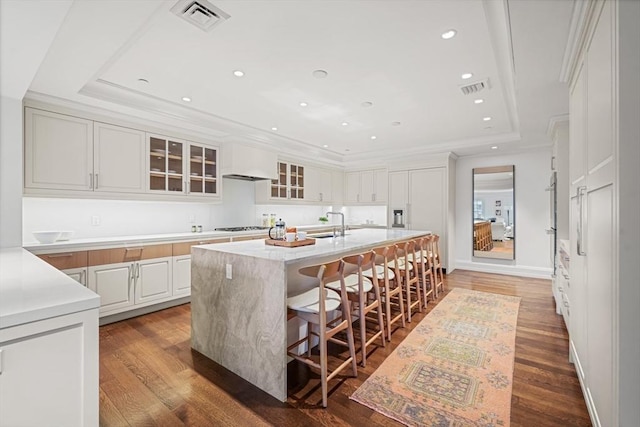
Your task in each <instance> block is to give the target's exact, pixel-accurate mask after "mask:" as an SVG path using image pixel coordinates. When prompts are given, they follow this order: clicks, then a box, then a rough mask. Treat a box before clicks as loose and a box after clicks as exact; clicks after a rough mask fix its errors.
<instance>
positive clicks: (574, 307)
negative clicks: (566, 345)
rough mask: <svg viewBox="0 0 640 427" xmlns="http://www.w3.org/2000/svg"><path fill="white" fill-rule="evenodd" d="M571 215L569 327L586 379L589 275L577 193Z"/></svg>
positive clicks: (577, 357) (579, 367)
mask: <svg viewBox="0 0 640 427" xmlns="http://www.w3.org/2000/svg"><path fill="white" fill-rule="evenodd" d="M583 203H584V202H583ZM569 215H570V219H569V222H570V227H569V239H570V241H571V247H570V251H571V254H570V258H571V264H570V266H569V268H570V272H569V276H570V279H569V280H571V286H570V287H569V288H568V292H567V293H568V295H569V300H570V301H571V317H570V319H569V326H568V329H569V337H570V340H571V346H572V347H573V348H574V349H575V353H576V360H575V362H576V371H577V372H578V375H579V376H580V379H582V380H584V378H585V371H586V369H587V367H588V364H589V358H588V355H587V335H588V334H587V314H588V312H587V277H586V274H585V273H586V258H585V257H584V256H581V255H578V251H577V241H578V228H579V222H580V203H579V198H578V197H576V196H575V195H574V197H572V198H571V201H570V205H569Z"/></svg>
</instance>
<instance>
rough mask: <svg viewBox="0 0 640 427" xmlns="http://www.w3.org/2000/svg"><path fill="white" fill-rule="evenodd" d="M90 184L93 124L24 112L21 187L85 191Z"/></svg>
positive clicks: (70, 118) (58, 116) (88, 121)
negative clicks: (23, 164)
mask: <svg viewBox="0 0 640 427" xmlns="http://www.w3.org/2000/svg"><path fill="white" fill-rule="evenodd" d="M92 181H93V122H92V121H91V120H84V119H79V118H76V117H71V116H65V115H63V114H55V113H50V112H48V111H40V110H34V109H31V108H27V109H25V181H24V185H25V187H28V188H53V189H58V190H87V191H89V190H91V189H92Z"/></svg>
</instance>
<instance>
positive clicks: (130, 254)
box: [88, 243, 172, 266]
mask: <svg viewBox="0 0 640 427" xmlns="http://www.w3.org/2000/svg"><path fill="white" fill-rule="evenodd" d="M171 246H172V245H171V244H170V243H168V244H166V245H151V246H132V247H129V248H115V249H99V250H95V251H89V253H88V265H89V266H94V265H104V264H117V263H120V262H130V261H141V260H144V259H153V258H164V257H169V256H171V253H172V247H171Z"/></svg>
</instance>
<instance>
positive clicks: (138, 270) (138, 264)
mask: <svg viewBox="0 0 640 427" xmlns="http://www.w3.org/2000/svg"><path fill="white" fill-rule="evenodd" d="M139 278H140V263H137V264H136V282H137V281H138V279H139Z"/></svg>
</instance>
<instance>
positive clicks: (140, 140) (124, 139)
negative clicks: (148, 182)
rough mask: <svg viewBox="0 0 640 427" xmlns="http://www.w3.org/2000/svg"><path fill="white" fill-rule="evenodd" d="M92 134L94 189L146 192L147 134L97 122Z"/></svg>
mask: <svg viewBox="0 0 640 427" xmlns="http://www.w3.org/2000/svg"><path fill="white" fill-rule="evenodd" d="M93 135H94V136H93V141H94V149H93V156H94V157H93V189H94V191H104V192H118V193H143V192H144V191H145V172H144V171H145V169H146V158H147V156H146V155H145V153H146V142H145V141H146V139H145V133H144V132H142V131H139V130H135V129H129V128H125V127H121V126H114V125H109V124H106V123H99V122H94V125H93Z"/></svg>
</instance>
